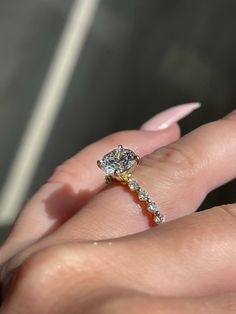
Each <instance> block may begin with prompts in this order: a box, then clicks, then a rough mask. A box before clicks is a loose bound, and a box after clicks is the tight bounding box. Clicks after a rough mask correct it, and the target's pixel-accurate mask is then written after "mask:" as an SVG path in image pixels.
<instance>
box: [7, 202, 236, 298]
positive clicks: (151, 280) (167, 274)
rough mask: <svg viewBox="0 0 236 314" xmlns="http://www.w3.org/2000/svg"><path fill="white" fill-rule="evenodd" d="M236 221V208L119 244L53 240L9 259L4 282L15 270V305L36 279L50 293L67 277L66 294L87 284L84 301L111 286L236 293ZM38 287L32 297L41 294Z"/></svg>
mask: <svg viewBox="0 0 236 314" xmlns="http://www.w3.org/2000/svg"><path fill="white" fill-rule="evenodd" d="M235 218H236V205H235V204H234V205H228V206H221V207H217V208H213V209H209V210H206V211H204V212H199V213H193V214H190V215H188V216H185V217H183V218H180V219H177V220H175V221H171V222H168V223H166V224H164V225H161V226H160V228H152V229H149V230H148V231H145V232H142V233H139V234H136V235H132V236H127V237H122V238H119V239H113V240H105V241H99V242H90V243H89V242H87V243H79V242H78V241H74V242H73V241H70V242H68V243H64V244H63V245H61V244H59V243H56V241H55V239H54V242H52V241H51V242H50V241H48V243H47V244H46V243H42V242H41V243H37V244H35V245H34V246H33V247H31V248H28V249H27V250H26V251H25V252H23V253H21V254H19V255H18V256H16V257H14V258H13V259H11V261H10V262H9V263H8V264H7V265H6V266H5V268H3V271H2V275H4V276H3V277H5V278H6V276H7V273H11V272H13V271H14V270H17V271H16V272H17V275H16V276H14V278H18V281H16V282H15V284H14V287H15V288H14V290H10V291H11V296H12V297H11V298H12V299H14V296H15V295H17V293H18V292H20V291H22V289H21V287H24V291H28V292H27V293H29V287H31V286H32V283H33V282H38V281H37V280H36V279H35V278H41V277H42V280H43V282H46V283H47V284H48V286H49V288H50V289H52V290H53V289H55V282H56V287H57V288H58V287H61V285H60V280H62V274H63V276H64V271H65V272H66V278H70V280H66V282H65V283H66V285H65V287H66V290H67V291H69V290H70V289H69V287H71V286H73V287H75V286H76V285H77V286H78V287H81V283H83V289H82V291H81V292H80V298H81V299H86V297H85V296H84V294H86V293H87V294H88V295H91V293H90V294H89V290H88V289H93V291H101V289H104V288H106V287H108V286H109V285H111V284H112V285H113V286H114V287H121V288H122V287H125V288H126V289H130V290H137V291H139V292H142V293H148V294H152V295H155V296H192V297H193V296H195V297H196V296H202V295H205V296H207V295H218V294H224V293H234V292H235V291H236V271H235V258H236V232H235V224H236V219H235ZM35 276H36V277H35ZM73 278H75V281H76V284H75V283H74V281H73ZM40 280H41V279H40ZM87 282H89V284H88V285H84V283H87ZM67 284H69V286H68V285H67ZM63 286H64V284H63ZM36 287H37V289H36V290H35V289H34V290H32V289H31V290H30V291H34V292H38V287H39V286H38V285H36ZM110 290H111V289H110ZM77 292H78V291H77ZM25 293H26V292H25ZM83 293H84V294H83ZM36 294H37V293H36ZM48 294H49V293H48V291H47V292H46V294H45V295H48ZM81 295H82V296H81ZM21 296H22V295H21ZM21 299H23V300H24V298H22V297H21Z"/></svg>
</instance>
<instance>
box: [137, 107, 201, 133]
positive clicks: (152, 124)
mask: <svg viewBox="0 0 236 314" xmlns="http://www.w3.org/2000/svg"><path fill="white" fill-rule="evenodd" d="M200 107H201V104H200V103H198V102H193V103H188V104H183V105H178V106H175V107H172V108H169V109H167V110H165V111H162V112H161V113H158V114H157V115H156V116H154V117H153V118H151V119H150V120H148V121H147V122H145V123H144V124H143V125H142V126H141V130H144V131H158V130H164V129H167V128H168V127H170V126H171V125H172V124H174V123H176V122H178V121H180V120H181V119H183V118H184V117H186V116H188V115H189V114H190V113H192V112H193V111H194V110H196V109H198V108H200Z"/></svg>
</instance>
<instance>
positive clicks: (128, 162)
mask: <svg viewBox="0 0 236 314" xmlns="http://www.w3.org/2000/svg"><path fill="white" fill-rule="evenodd" d="M137 159H138V156H137V155H136V154H135V153H134V152H133V151H132V150H130V149H127V148H124V147H122V146H119V147H118V148H117V149H114V150H113V151H111V152H110V153H108V154H106V155H105V156H104V157H103V158H102V160H100V161H99V162H98V166H99V167H100V168H101V169H102V170H103V171H104V172H105V173H106V174H110V175H112V174H116V173H117V174H122V173H124V172H127V171H128V170H129V169H131V168H132V167H133V166H134V165H135V164H136V163H137Z"/></svg>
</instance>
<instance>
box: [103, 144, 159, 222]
mask: <svg viewBox="0 0 236 314" xmlns="http://www.w3.org/2000/svg"><path fill="white" fill-rule="evenodd" d="M139 161H140V158H139V156H138V155H136V154H135V153H134V152H133V151H132V150H130V149H127V148H124V147H123V146H122V145H119V146H118V148H116V149H114V150H112V151H111V152H109V153H108V154H106V155H105V156H104V157H103V159H101V160H99V161H98V162H97V165H98V167H99V168H100V169H101V170H103V171H104V172H105V173H106V176H105V181H106V183H107V184H108V183H110V182H112V181H113V180H116V181H118V182H121V183H122V184H125V185H127V186H128V188H129V190H130V191H131V192H134V193H136V194H137V196H138V198H139V200H140V201H141V202H142V203H143V204H144V205H145V209H146V210H147V211H148V212H149V213H151V214H152V216H153V221H154V222H155V223H156V224H162V223H164V222H165V217H164V215H162V214H161V213H160V211H159V209H158V206H157V204H156V203H155V202H154V201H153V200H152V199H151V198H150V196H149V194H148V192H146V191H145V190H144V189H143V188H142V187H141V186H140V184H139V183H138V182H137V181H136V180H134V178H133V175H132V172H133V171H134V169H135V168H136V166H137V165H138V164H139Z"/></svg>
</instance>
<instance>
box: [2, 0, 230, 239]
mask: <svg viewBox="0 0 236 314" xmlns="http://www.w3.org/2000/svg"><path fill="white" fill-rule="evenodd" d="M72 3H73V1H72V0H21V1H17V0H8V1H4V0H0V44H1V45H0V149H1V154H0V165H1V168H0V186H1V185H2V184H3V183H4V180H5V178H6V175H7V172H8V168H9V166H10V164H11V162H12V159H13V157H14V154H15V152H16V150H17V147H18V144H19V140H20V138H21V135H22V132H23V130H24V128H25V126H26V122H27V120H28V118H29V116H30V114H31V113H32V109H33V106H34V104H35V101H36V99H37V96H38V93H39V90H40V88H41V86H42V83H43V80H44V78H45V75H46V72H47V69H48V66H49V64H50V62H51V59H52V55H53V53H54V51H55V48H56V45H57V43H58V40H59V38H60V35H61V32H62V30H63V27H64V24H65V22H66V19H67V16H68V13H69V10H70V8H71V5H72ZM235 13H236V2H235V1H233V0H228V1H227V0H226V1H225V0H224V1H223V0H214V1H211V0H202V1H192V0H181V1H180V0H175V1H170V0H169V1H168V0H146V1H143V0H120V1H117V0H101V3H100V6H99V9H98V11H97V13H96V17H95V20H94V23H93V26H92V28H91V30H90V33H89V36H88V38H87V41H86V44H85V47H84V50H83V53H82V56H81V58H80V59H79V62H78V64H77V66H76V69H75V73H74V76H73V79H72V82H71V84H70V87H69V89H68V92H67V95H66V98H65V101H64V104H63V107H62V110H61V112H60V115H59V117H58V119H57V121H56V124H55V127H54V129H53V132H52V134H51V136H50V140H49V142H48V145H47V148H46V150H45V152H44V155H43V158H42V160H41V162H40V166H39V167H38V170H37V173H36V176H35V178H34V181H33V184H32V186H31V189H30V191H29V193H28V195H29V196H30V195H31V194H32V193H33V192H34V191H35V190H36V189H37V188H38V187H39V186H40V185H41V184H42V183H43V182H44V181H45V179H46V178H47V177H48V176H49V175H50V173H51V172H52V170H53V169H54V168H55V166H56V165H58V164H59V163H61V162H62V161H63V160H65V159H67V158H68V157H69V156H71V155H72V154H74V153H76V152H77V151H78V150H80V149H81V148H82V147H83V146H85V145H87V144H88V143H90V142H92V141H94V140H96V139H98V138H100V137H102V136H104V135H106V134H108V133H111V132H113V131H117V130H121V129H130V128H138V127H139V126H140V125H141V124H142V123H143V122H144V121H145V120H146V119H148V118H149V117H150V116H152V115H154V114H156V113H157V112H159V111H161V110H163V109H166V108H167V107H169V106H173V105H176V104H181V103H185V102H192V101H199V102H201V103H202V105H203V106H202V109H200V110H198V111H196V112H194V113H193V114H192V116H190V117H189V118H187V119H185V120H184V121H183V122H181V127H182V130H183V134H185V133H186V132H188V131H190V130H192V129H193V128H195V127H197V126H199V125H200V124H202V123H205V122H208V121H211V120H214V119H216V118H219V117H221V116H223V115H225V114H226V113H228V112H229V111H230V110H232V109H234V108H235V100H236V92H235V70H236V61H235V55H236V37H235V27H236V19H235ZM235 188H236V183H235V181H234V182H232V183H230V184H227V185H226V186H225V187H223V188H220V189H218V190H217V191H215V192H213V193H211V195H210V196H209V197H208V198H207V200H206V201H205V203H204V204H203V206H204V207H210V206H213V205H215V204H219V203H226V202H235ZM6 229H7V228H6ZM3 235H4V233H3V232H2V235H1V236H2V237H3Z"/></svg>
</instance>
